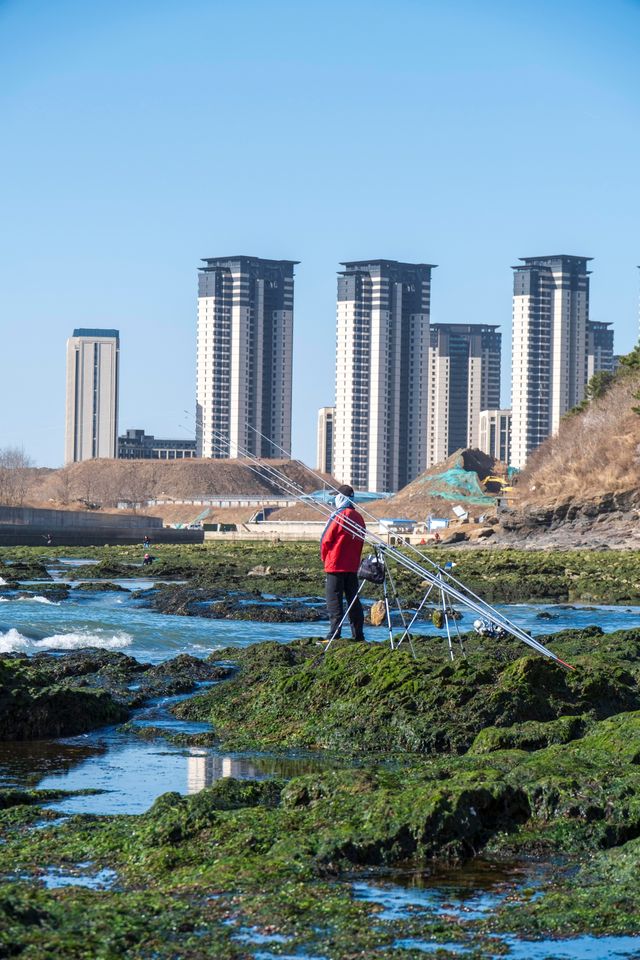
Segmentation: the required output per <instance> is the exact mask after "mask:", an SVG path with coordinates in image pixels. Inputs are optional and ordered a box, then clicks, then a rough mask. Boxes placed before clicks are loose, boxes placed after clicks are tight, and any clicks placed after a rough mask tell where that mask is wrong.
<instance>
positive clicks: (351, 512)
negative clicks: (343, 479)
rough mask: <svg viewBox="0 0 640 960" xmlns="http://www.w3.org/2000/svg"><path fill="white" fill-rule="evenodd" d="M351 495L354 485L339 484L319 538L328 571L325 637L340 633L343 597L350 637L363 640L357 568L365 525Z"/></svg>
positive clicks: (325, 567) (362, 616) (335, 635)
mask: <svg viewBox="0 0 640 960" xmlns="http://www.w3.org/2000/svg"><path fill="white" fill-rule="evenodd" d="M353 495H354V494H353V487H350V486H349V485H348V484H344V485H343V486H341V487H338V493H337V496H336V499H335V504H336V510H335V511H334V512H333V513H332V514H331V516H330V517H329V522H328V523H327V525H326V527H325V528H324V533H323V534H322V539H321V541H320V556H321V557H322V562H323V563H324V569H325V572H326V574H327V594H326V596H327V608H328V610H329V619H330V621H331V625H330V627H329V633H328V636H327V639H328V640H331V639H333V638H334V637H339V636H340V625H341V622H342V618H343V616H344V607H343V602H342V598H343V596H344V597H346V600H347V605H348V607H349V623H350V624H351V633H352V635H353V639H354V640H364V633H363V628H364V613H363V610H362V604H361V603H360V600H359V599H358V567H359V566H360V557H361V555H362V546H363V544H364V534H365V530H366V527H365V524H364V520H363V519H362V517H361V515H360V514H359V513H358V511H357V510H356V509H355V508H354V506H353V499H352V498H353ZM358 528H359V529H358ZM359 530H362V533H360V532H359Z"/></svg>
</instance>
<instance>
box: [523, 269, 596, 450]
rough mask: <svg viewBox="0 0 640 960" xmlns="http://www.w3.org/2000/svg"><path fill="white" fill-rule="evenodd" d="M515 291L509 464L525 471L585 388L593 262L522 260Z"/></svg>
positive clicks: (582, 394)
mask: <svg viewBox="0 0 640 960" xmlns="http://www.w3.org/2000/svg"><path fill="white" fill-rule="evenodd" d="M520 259H521V260H522V263H521V264H519V265H518V266H515V267H514V268H513V270H514V271H515V273H514V278H513V281H514V289H513V356H512V448H511V463H512V465H513V466H515V467H523V466H524V464H525V462H526V460H527V457H528V456H529V454H530V453H531V451H532V450H535V448H536V447H537V446H539V445H540V444H541V443H542V441H543V440H545V439H546V438H547V437H548V436H550V435H551V434H552V433H555V432H556V431H557V429H558V427H559V425H560V420H561V418H562V417H563V416H564V414H565V413H567V412H568V411H569V410H570V409H571V408H572V407H574V406H575V405H576V404H578V403H580V401H581V400H582V398H583V396H584V390H585V386H586V383H587V327H588V320H589V271H588V270H587V263H588V262H589V260H590V259H591V257H573V256H571V257H570V256H565V255H558V256H553V257H521V258H520Z"/></svg>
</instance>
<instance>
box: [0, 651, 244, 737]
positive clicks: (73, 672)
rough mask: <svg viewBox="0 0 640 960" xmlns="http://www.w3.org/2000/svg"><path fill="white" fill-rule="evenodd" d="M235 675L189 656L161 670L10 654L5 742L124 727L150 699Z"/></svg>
mask: <svg viewBox="0 0 640 960" xmlns="http://www.w3.org/2000/svg"><path fill="white" fill-rule="evenodd" d="M230 672H231V671H230V668H229V667H222V666H219V665H217V664H215V663H209V662H207V661H203V660H199V659H197V658H196V657H192V656H189V655H188V654H182V655H180V656H178V657H175V658H174V659H173V660H168V661H165V662H164V663H162V664H159V665H156V666H151V665H150V664H144V663H139V662H138V661H137V660H135V659H134V658H133V657H129V656H127V655H126V654H123V653H119V652H115V651H108V650H100V649H96V648H87V649H84V650H74V651H71V652H69V653H65V654H63V655H58V654H54V653H38V654H36V655H35V656H33V657H28V656H26V655H25V654H10V655H7V656H6V657H5V658H4V659H2V660H0V740H34V739H41V738H43V737H61V736H70V735H73V734H76V733H83V732H85V731H87V730H92V729H95V728H97V727H101V726H104V725H106V724H112V723H121V722H122V721H124V720H126V719H127V718H128V716H129V711H130V710H131V709H132V708H134V707H137V706H140V705H141V704H142V703H144V702H145V701H146V700H148V699H149V698H151V697H159V696H172V695H175V694H178V693H185V692H188V691H190V690H193V689H194V688H195V687H196V686H197V685H198V684H199V683H202V682H212V681H216V680H220V679H222V678H223V677H226V676H228V675H229V673H230Z"/></svg>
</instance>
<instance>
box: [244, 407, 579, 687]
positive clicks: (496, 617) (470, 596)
mask: <svg viewBox="0 0 640 960" xmlns="http://www.w3.org/2000/svg"><path fill="white" fill-rule="evenodd" d="M247 426H248V427H249V429H250V430H252V431H253V432H254V433H255V434H257V435H258V436H259V437H261V438H262V439H263V440H264V441H266V442H267V443H269V444H270V445H271V446H272V447H274V448H275V449H276V450H279V451H280V452H281V453H283V454H285V456H288V455H287V454H286V451H285V450H284V449H283V447H281V446H280V445H279V444H278V443H276V441H275V440H271V439H270V438H269V437H266V436H265V435H264V434H263V433H260V431H259V430H258V429H257V428H256V427H254V426H252V425H251V424H250V423H247ZM307 469H308V470H309V472H310V473H311V475H312V476H313V477H315V478H316V480H318V481H320V482H321V483H322V484H323V485H326V486H328V487H329V489H331V490H333V492H334V493H338V492H339V491H338V488H337V487H336V486H334V484H333V483H331V482H330V481H327V480H326V479H325V478H324V477H323V476H321V475H320V474H319V473H316V471H314V470H312V469H311V468H310V467H308V468H307ZM305 502H307V501H305ZM358 509H359V510H360V511H361V512H362V513H363V514H364V515H365V517H368V518H369V519H370V520H373V521H375V522H376V523H378V522H379V521H378V517H376V516H375V514H373V513H371V511H369V510H367V509H366V507H364V506H363V505H362V504H358ZM352 532H353V531H352ZM378 539H379V538H378ZM379 542H380V544H382V546H384V547H385V548H387V549H389V550H390V548H389V546H388V545H387V544H385V543H384V541H382V540H379ZM405 547H406V549H408V550H409V551H410V552H411V553H413V554H415V555H417V556H418V557H419V558H420V560H421V561H422V562H426V563H428V564H429V566H430V567H432V568H433V569H434V570H435V571H436V576H435V577H433V578H431V577H429V576H426V577H425V579H427V580H429V581H430V582H431V583H432V584H433V585H435V584H441V583H442V578H443V577H446V578H447V581H448V583H447V586H448V585H449V584H452V585H453V586H454V587H455V588H457V589H458V590H460V591H462V592H463V593H464V596H465V600H464V601H463V602H465V603H466V605H468V606H469V607H470V608H471V609H475V608H474V607H473V606H472V605H471V604H470V603H469V601H470V600H474V601H475V602H476V603H477V604H479V605H480V606H481V607H483V608H484V609H485V611H488V612H490V614H491V616H490V617H489V618H488V619H490V620H491V621H492V622H493V623H495V624H496V626H499V627H500V628H501V629H503V630H506V631H507V632H508V633H511V634H512V635H513V636H515V637H516V638H517V639H519V640H522V641H523V642H524V643H529V645H532V644H531V641H533V643H534V644H537V647H534V649H538V650H539V652H542V651H543V650H544V651H546V652H545V653H544V656H547V657H550V658H551V659H553V660H555V661H556V662H557V663H560V664H561V665H562V666H564V667H568V668H569V669H570V670H573V669H574V667H572V666H571V664H569V663H565V661H564V660H561V658H560V657H558V656H557V655H556V654H553V653H552V652H551V651H548V650H547V648H546V647H544V646H543V644H540V643H539V641H536V640H534V638H533V637H531V636H530V635H529V634H528V633H526V632H525V631H524V630H520V628H519V627H517V626H516V624H514V623H512V621H511V620H509V619H508V617H505V616H504V615H503V614H501V613H500V612H499V611H498V610H496V608H495V607H493V606H492V605H491V604H490V603H488V602H487V601H486V600H483V599H482V597H480V596H478V594H476V593H474V591H473V590H471V589H470V588H469V587H468V586H467V585H466V584H464V583H463V582H462V581H461V580H459V579H458V578H457V577H455V576H454V575H453V573H452V569H453V567H454V566H455V564H450V563H447V564H446V565H445V566H440V565H439V564H438V563H436V561H435V560H432V559H431V557H429V556H428V555H427V554H425V553H423V552H422V551H421V550H419V549H418V548H417V547H416V546H414V545H413V544H411V543H406V544H405ZM391 552H392V556H394V553H393V551H391ZM395 554H396V555H395V556H394V558H395V559H396V560H398V558H399V557H402V556H404V555H403V554H401V553H400V552H399V551H397V550H396V551H395ZM398 562H401V561H400V560H398ZM405 566H408V565H407V564H405ZM413 572H414V573H416V574H419V573H422V572H424V573H426V571H422V568H421V567H420V566H419V565H418V564H416V565H415V566H414V568H413ZM453 595H454V596H455V593H454V594H453ZM459 602H460V601H459ZM476 612H478V613H481V611H480V609H479V608H478V609H476ZM481 616H483V617H485V616H486V613H481Z"/></svg>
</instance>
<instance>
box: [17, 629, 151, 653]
mask: <svg viewBox="0 0 640 960" xmlns="http://www.w3.org/2000/svg"><path fill="white" fill-rule="evenodd" d="M32 643H33V646H34V649H37V650H42V649H47V650H79V649H81V648H82V647H100V648H101V649H102V650H121V649H122V647H129V646H130V645H131V644H132V643H133V637H132V636H131V634H129V633H124V632H122V633H114V634H111V635H110V636H109V635H105V634H103V633H90V632H89V631H88V630H87V631H84V630H80V631H78V632H77V633H54V635H53V636H52V637H45V638H44V640H33V641H32Z"/></svg>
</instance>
